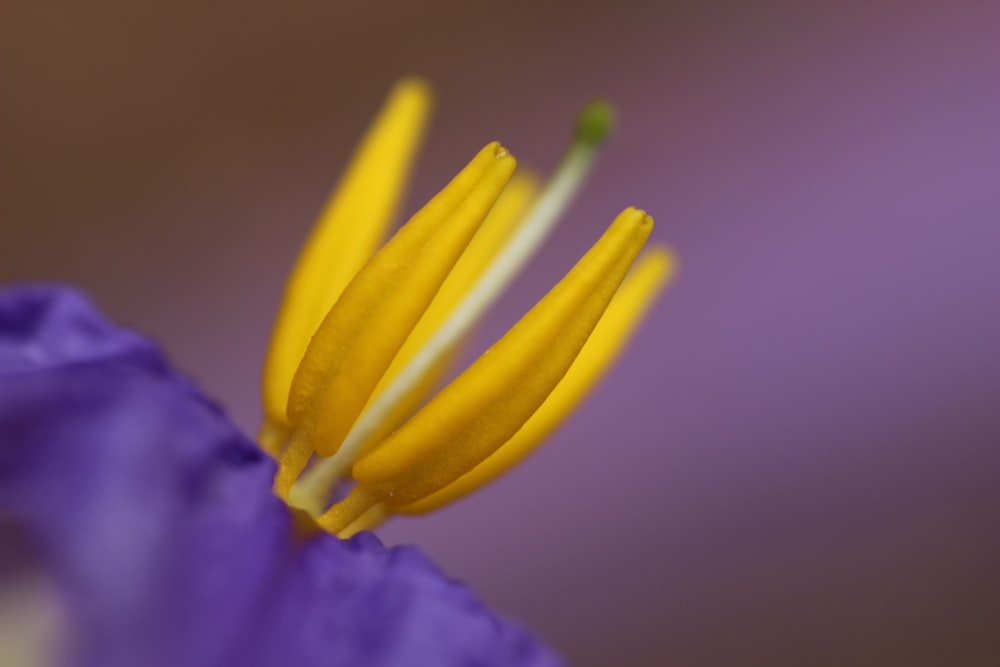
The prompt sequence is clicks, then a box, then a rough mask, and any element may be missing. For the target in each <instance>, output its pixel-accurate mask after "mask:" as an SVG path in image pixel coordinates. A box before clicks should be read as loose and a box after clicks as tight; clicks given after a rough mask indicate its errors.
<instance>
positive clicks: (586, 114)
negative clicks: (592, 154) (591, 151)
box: [576, 99, 615, 146]
mask: <svg viewBox="0 0 1000 667" xmlns="http://www.w3.org/2000/svg"><path fill="white" fill-rule="evenodd" d="M614 124H615V110H614V108H613V107H612V106H611V103H610V102H608V101H607V100H603V99H596V100H593V101H591V102H588V103H587V105H586V106H584V107H583V109H582V110H581V111H580V115H579V116H578V117H577V120H576V140H577V141H579V142H582V143H584V144H587V145H590V146H596V145H598V144H600V143H601V142H602V141H603V140H604V138H605V137H606V136H608V133H610V132H611V129H612V127H614Z"/></svg>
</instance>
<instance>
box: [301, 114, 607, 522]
mask: <svg viewBox="0 0 1000 667" xmlns="http://www.w3.org/2000/svg"><path fill="white" fill-rule="evenodd" d="M612 122H613V113H612V110H611V107H610V105H608V104H607V103H606V102H603V101H595V102H592V103H590V104H588V105H587V106H586V107H585V108H584V109H583V111H582V112H581V114H580V116H579V118H578V120H577V126H576V131H575V135H574V141H573V143H572V145H571V146H570V149H569V151H568V152H567V154H566V156H565V157H564V158H563V161H562V163H561V164H560V165H559V168H558V169H557V170H556V172H555V174H554V175H553V177H552V179H551V181H550V182H549V183H548V185H547V187H546V188H545V190H544V192H543V193H542V195H541V197H540V198H539V199H538V201H537V203H536V204H535V205H534V207H533V208H532V209H531V211H530V212H529V213H528V215H527V217H526V218H525V220H524V221H523V222H522V224H521V225H520V227H519V228H518V229H517V231H516V232H515V233H514V234H513V236H512V237H511V238H510V240H509V241H508V242H507V244H506V245H505V246H504V247H503V249H502V250H501V251H500V252H499V253H498V254H497V255H496V257H495V258H494V259H493V261H492V263H490V264H489V266H488V267H487V268H486V270H485V271H483V272H482V274H481V276H480V277H479V279H478V280H477V281H476V282H475V284H474V285H473V286H472V287H471V288H470V289H468V291H467V292H466V293H465V296H464V298H462V300H461V301H460V302H459V303H458V305H456V306H454V308H453V310H452V312H451V314H450V316H449V317H448V318H447V319H445V320H444V321H443V322H442V323H441V324H440V325H439V327H438V328H437V331H436V332H435V333H434V335H433V336H432V337H430V338H429V339H427V340H426V342H425V343H424V344H423V347H422V348H421V349H420V350H419V352H417V353H415V354H414V355H413V357H412V359H410V361H409V363H408V364H406V365H405V366H402V367H401V369H400V370H399V371H398V373H397V374H395V376H394V379H392V381H391V382H389V383H388V384H387V385H385V388H384V390H382V391H381V393H379V394H377V395H376V396H375V397H374V398H373V400H372V401H371V402H370V403H369V405H368V406H367V407H366V408H365V410H364V412H362V413H361V416H360V417H359V418H358V420H357V422H356V423H354V425H353V427H352V428H351V429H350V431H349V432H348V433H347V436H346V437H345V438H344V441H343V443H342V445H341V447H340V449H339V451H338V452H337V453H336V455H335V456H333V457H331V458H329V459H326V460H323V461H320V462H318V463H317V464H316V465H315V466H314V467H313V468H312V469H311V470H309V471H308V472H307V473H306V474H305V475H303V477H302V479H301V480H300V481H299V482H298V483H297V484H296V486H295V490H294V494H293V496H292V498H293V502H294V503H303V504H302V505H299V506H302V507H306V506H310V507H313V508H315V507H317V506H320V505H322V504H323V501H324V500H325V498H326V496H327V492H328V489H329V488H330V487H331V486H332V485H333V484H334V483H335V482H336V480H337V479H338V478H339V477H340V476H341V475H343V473H344V472H345V471H346V470H347V469H349V468H350V466H351V465H352V464H353V462H354V461H355V460H356V458H357V457H358V456H359V455H360V454H361V452H362V450H363V449H365V448H366V445H369V443H372V442H377V441H378V436H379V435H383V434H384V432H385V431H386V430H387V425H393V424H394V422H393V418H394V417H396V416H398V414H399V413H400V412H401V409H400V408H401V406H403V405H404V404H406V403H407V398H408V397H412V396H413V395H414V394H415V393H416V392H415V388H419V387H421V386H425V385H426V378H427V377H428V376H429V375H432V374H433V373H434V371H435V369H436V368H440V366H441V362H442V360H443V359H444V358H445V357H446V356H447V355H448V354H449V353H450V352H451V351H452V350H453V349H454V348H455V346H456V345H457V344H458V343H459V341H461V340H462V339H463V338H464V337H465V336H466V334H468V332H469V331H470V330H471V328H472V327H473V326H474V325H475V324H476V322H478V321H479V320H480V319H481V318H482V316H483V314H484V313H485V312H486V311H487V310H488V308H489V307H490V306H491V305H492V304H493V303H494V302H495V301H496V299H497V298H498V297H499V296H500V295H501V294H502V292H503V290H504V289H505V288H506V287H507V286H508V285H509V284H510V282H511V281H512V280H513V279H514V278H515V277H516V276H517V274H518V273H519V272H520V270H521V268H522V267H523V266H524V264H525V263H526V262H527V261H528V260H529V259H530V258H531V257H532V256H533V255H534V253H535V252H536V251H537V250H538V248H539V247H540V246H541V245H542V243H544V241H545V240H546V239H547V238H548V236H549V234H550V233H551V231H552V230H553V229H554V227H555V224H556V223H557V222H558V220H559V218H560V216H561V215H562V213H563V212H564V211H565V210H566V208H567V207H568V206H569V204H570V203H571V202H572V200H573V199H574V198H575V196H576V194H577V192H579V190H580V188H581V187H582V186H583V183H584V181H585V179H586V176H587V174H588V173H589V172H590V169H591V167H592V165H593V162H594V158H595V157H596V153H597V149H598V148H599V146H600V144H601V142H602V140H603V139H604V137H605V136H607V134H608V132H609V131H610V129H611V126H612ZM389 428H391V426H389ZM321 499H322V500H321Z"/></svg>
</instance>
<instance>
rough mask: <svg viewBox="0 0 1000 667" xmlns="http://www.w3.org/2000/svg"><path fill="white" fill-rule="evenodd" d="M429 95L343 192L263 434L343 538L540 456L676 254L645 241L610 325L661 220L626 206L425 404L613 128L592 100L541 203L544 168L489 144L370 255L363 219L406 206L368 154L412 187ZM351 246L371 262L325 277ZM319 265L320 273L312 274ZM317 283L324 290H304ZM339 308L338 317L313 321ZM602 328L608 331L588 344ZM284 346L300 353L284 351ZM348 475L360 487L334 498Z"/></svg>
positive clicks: (282, 489)
mask: <svg viewBox="0 0 1000 667" xmlns="http://www.w3.org/2000/svg"><path fill="white" fill-rule="evenodd" d="M426 95H427V92H426V88H425V87H423V86H422V85H421V84H418V83H413V82H404V84H401V86H399V87H398V88H397V90H396V91H395V92H394V94H393V95H392V96H391V97H390V100H389V103H388V104H387V107H386V110H385V111H383V113H382V115H381V116H380V118H379V120H378V121H377V122H376V124H375V127H374V128H373V130H372V131H370V132H369V134H368V136H367V137H366V139H365V141H364V142H363V144H362V146H361V148H360V149H359V151H358V156H357V157H356V159H355V163H354V166H352V168H351V169H350V170H349V172H348V175H347V177H346V178H345V183H346V184H348V185H349V186H348V185H345V186H342V187H341V189H340V190H338V193H337V194H336V195H335V196H334V198H333V200H331V203H330V205H328V207H327V212H326V213H325V214H324V216H323V218H321V221H320V227H319V230H318V231H317V232H316V233H314V236H313V239H311V240H310V243H309V244H308V245H307V247H306V249H305V251H304V252H303V256H302V259H301V260H300V264H299V266H298V267H297V268H296V271H295V273H294V274H293V279H292V280H291V281H290V284H289V288H288V293H286V297H285V304H284V306H283V309H282V314H281V316H280V318H279V321H278V325H277V327H276V331H275V335H274V339H273V341H272V347H271V351H270V353H269V358H268V363H267V365H266V370H265V383H264V396H265V412H266V419H265V424H264V427H263V428H262V431H261V443H262V445H263V446H264V447H265V448H266V449H268V451H270V452H271V453H272V454H274V455H275V456H277V457H278V458H279V462H280V465H279V472H278V475H277V478H276V482H275V490H276V492H277V493H278V494H279V495H281V496H283V497H285V498H286V499H287V500H288V502H289V503H290V504H291V505H292V506H294V507H298V508H301V509H303V510H305V511H307V512H308V513H309V514H311V515H312V516H314V517H316V518H317V521H318V523H319V524H320V525H321V526H323V527H324V528H326V529H327V530H329V531H331V532H335V533H339V534H345V535H346V534H349V533H352V532H354V531H355V530H358V529H361V528H368V527H372V526H374V525H376V524H377V523H379V522H381V521H382V520H383V519H384V518H385V517H386V516H388V515H389V514H391V513H404V514H405V513H413V512H420V511H426V510H429V509H433V508H435V507H437V506H440V505H441V504H444V503H446V502H450V501H452V500H454V499H456V498H458V497H461V496H464V495H465V494H467V493H468V492H470V491H471V490H473V489H474V488H477V487H478V486H480V485H482V484H483V483H485V482H487V481H489V480H490V479H492V478H493V477H495V476H496V475H498V474H500V473H501V472H503V471H504V470H506V469H507V468H508V467H510V466H511V465H513V464H514V463H516V462H517V461H519V460H520V459H521V458H523V457H524V456H526V455H527V453H528V452H530V451H531V450H532V449H533V448H534V447H536V446H537V444H538V443H539V442H540V441H541V440H542V439H543V438H544V436H545V435H547V433H548V432H549V431H551V430H552V429H553V428H554V427H555V425H556V424H558V422H560V421H562V419H563V418H564V417H565V416H566V415H567V414H568V413H569V412H570V411H571V410H572V409H573V407H575V405H576V404H577V403H578V402H579V401H580V399H581V398H582V395H583V393H585V392H584V391H575V390H574V387H582V388H584V389H585V388H586V387H589V386H590V385H592V384H593V382H594V381H596V378H597V377H599V375H600V374H601V371H602V370H603V368H604V367H606V365H607V364H608V363H609V362H610V359H611V358H613V357H614V356H615V354H616V353H617V351H618V350H619V349H620V348H621V346H622V344H623V343H624V340H625V339H626V338H627V336H628V333H629V332H630V331H631V330H632V328H633V327H634V325H635V323H636V322H637V321H638V319H640V318H641V315H642V313H643V312H644V311H645V309H646V308H647V307H648V304H649V302H650V301H651V299H652V296H653V295H654V294H655V293H656V292H657V291H658V290H659V289H660V288H661V287H662V285H663V284H664V283H665V280H666V278H667V277H668V274H669V273H670V269H671V267H672V264H673V262H672V255H670V254H669V253H668V252H667V251H665V250H659V251H654V252H651V253H647V256H646V257H645V258H644V260H643V261H642V262H641V263H640V267H639V269H637V270H636V271H635V272H633V276H631V277H630V280H629V281H628V283H629V284H628V285H626V288H627V289H625V290H623V291H622V293H621V294H620V295H619V297H618V298H615V304H614V305H613V307H612V309H611V310H612V312H611V313H609V316H610V315H614V317H610V318H609V319H607V322H609V324H607V325H606V326H604V327H600V328H598V322H599V321H601V318H602V315H603V314H604V311H605V309H607V308H608V306H609V304H610V303H611V302H612V298H613V297H615V293H616V291H617V289H618V286H619V284H620V283H621V282H622V280H623V279H624V277H625V275H626V273H627V272H628V270H629V267H630V266H631V264H632V262H633V260H634V259H635V257H636V256H637V254H638V252H639V250H640V249H641V247H642V245H643V244H644V242H645V239H646V237H647V236H648V235H649V232H650V230H651V227H652V220H651V218H649V216H648V215H646V214H645V213H643V212H642V211H637V210H635V209H626V211H625V212H623V213H622V214H621V215H620V216H618V218H617V219H616V220H615V222H614V223H613V224H612V226H611V227H610V228H609V230H608V231H607V233H605V235H604V236H603V237H602V238H601V239H600V240H599V241H598V242H597V243H596V244H595V245H594V247H593V248H592V249H591V250H590V251H589V252H588V253H587V254H586V255H585V256H584V257H583V258H582V259H581V260H580V262H579V263H578V264H577V265H576V267H574V268H573V270H572V271H570V273H569V274H567V276H566V277H565V278H564V279H563V281H561V282H560V283H559V284H558V285H557V286H556V287H555V288H554V289H553V290H552V291H551V292H550V293H549V294H548V295H547V296H546V297H545V298H544V299H543V300H542V301H541V302H539V304H538V305H537V306H536V307H535V308H534V309H532V310H531V311H530V312H529V313H528V314H527V315H526V316H525V317H524V318H523V319H522V320H521V321H520V322H519V323H518V324H517V325H515V327H514V328H512V329H511V330H510V331H509V332H508V333H507V334H506V335H505V336H504V337H503V338H501V339H500V341H498V342H497V343H496V344H495V345H494V346H493V347H491V348H490V349H489V350H488V351H487V352H486V353H485V354H484V355H483V356H482V357H480V359H479V360H477V361H476V362H475V363H474V364H473V365H472V366H471V367H470V368H469V369H468V370H466V371H465V372H464V373H462V374H461V375H460V376H459V377H458V378H457V379H456V380H455V381H454V382H453V383H451V384H450V385H448V386H447V387H446V388H445V389H444V390H442V391H441V392H440V393H438V394H437V395H436V396H434V397H433V398H432V399H431V400H430V401H429V402H427V403H426V405H424V407H422V408H420V409H418V407H419V406H420V405H421V403H422V402H424V401H425V400H426V398H427V396H428V395H429V394H430V392H431V390H432V389H433V387H434V386H435V385H436V384H437V381H438V380H439V379H440V377H441V375H442V373H443V372H444V370H445V369H446V367H447V365H448V362H449V361H450V360H451V359H452V357H453V356H454V352H455V350H456V348H457V347H458V346H459V344H460V343H461V342H462V341H463V340H464V339H465V338H466V337H467V336H468V334H469V332H470V330H471V329H472V328H473V326H474V325H475V324H476V323H477V322H478V321H479V320H480V319H481V317H482V316H483V314H484V313H485V312H486V310H487V309H488V308H489V306H490V305H491V304H492V303H493V302H494V301H495V300H496V299H497V297H498V296H499V295H500V294H501V293H502V291H503V290H504V288H505V287H506V286H507V285H508V284H509V283H510V282H511V280H512V279H513V278H514V277H515V276H516V275H517V273H518V272H519V271H520V270H521V268H522V267H523V266H524V264H525V263H526V262H527V260H528V259H529V258H530V257H531V256H532V255H533V254H534V253H535V252H536V251H537V249H538V248H539V247H540V246H541V244H542V243H543V242H544V240H545V239H546V238H547V237H548V235H549V234H550V232H551V230H552V229H553V227H554V225H555V223H556V221H557V220H558V219H559V217H560V216H561V214H562V213H563V212H564V211H565V210H566V208H567V206H568V205H569V203H570V202H571V201H572V199H573V198H574V196H575V195H576V193H577V192H578V191H579V189H580V187H581V186H582V183H583V181H584V180H585V178H586V176H587V174H588V173H589V171H590V169H591V166H592V164H593V160H594V157H595V155H596V152H597V148H598V147H599V145H600V143H601V141H602V140H603V138H604V137H605V136H606V134H607V132H608V130H609V129H610V125H611V112H610V108H609V107H608V106H607V105H606V104H604V103H602V102H595V103H592V104H590V105H588V106H587V107H586V108H585V109H584V111H583V113H582V114H581V116H580V119H579V121H578V124H577V130H576V133H575V136H574V141H573V142H572V144H571V147H570V149H569V151H568V152H567V155H566V157H565V158H564V160H563V161H562V163H561V164H560V166H559V167H558V168H557V170H556V172H555V173H554V175H553V177H552V178H551V179H550V181H549V183H548V184H547V186H546V187H545V188H544V189H543V190H542V192H541V194H540V195H539V196H538V197H537V198H535V197H534V189H535V188H534V184H533V183H534V181H533V179H532V178H531V177H523V176H515V177H514V178H513V179H512V175H513V172H514V167H515V161H514V159H513V157H512V156H511V155H510V154H509V152H508V151H507V150H506V149H504V148H503V147H502V146H501V145H500V144H497V143H493V144H489V145H488V146H487V147H486V148H484V149H483V150H482V151H480V153H479V154H478V155H477V156H476V157H475V158H474V159H473V160H472V161H471V162H470V163H469V164H468V165H467V166H466V167H465V168H464V169H463V170H462V171H461V172H460V173H459V174H458V175H457V176H456V177H455V178H454V179H453V180H452V181H451V183H449V184H448V186H446V187H445V189H444V190H442V191H441V192H440V193H439V194H438V195H436V196H435V197H434V198H433V199H432V200H431V201H430V202H429V203H428V204H427V205H425V206H424V207H423V208H422V209H421V210H420V211H419V212H418V213H417V214H415V215H414V216H413V218H411V220H410V221H409V222H408V223H407V224H406V225H404V226H403V227H402V228H401V229H400V230H399V231H398V232H397V233H396V234H395V236H393V238H392V239H390V240H389V241H388V242H387V243H386V244H385V246H384V247H383V248H382V249H381V250H379V251H378V252H377V253H375V254H374V255H372V254H371V253H372V250H373V244H372V242H371V236H370V235H369V234H368V233H362V232H361V231H359V230H358V229H356V228H358V227H362V226H364V225H366V224H370V225H371V226H374V227H379V228H381V229H384V228H385V226H386V223H385V218H386V217H387V216H388V213H387V212H388V211H390V210H391V209H392V208H394V207H393V206H387V205H385V204H382V205H380V206H376V207H374V208H371V207H366V205H365V202H364V201H363V200H364V198H365V194H367V193H368V192H370V191H372V190H373V189H375V190H377V189H378V188H379V187H382V186H381V185H371V184H370V183H369V181H371V180H376V181H377V180H379V177H380V176H381V172H380V170H379V169H375V168H368V166H367V165H381V166H382V170H383V171H388V172H390V173H391V174H392V175H391V176H390V177H389V180H392V181H394V183H395V185H396V188H395V190H394V191H392V192H390V193H385V192H383V193H382V194H389V195H392V197H394V198H395V199H398V198H399V197H400V190H401V188H402V183H403V182H404V180H405V179H403V178H401V177H399V174H402V173H404V172H406V171H407V170H408V165H409V162H410V160H411V159H412V153H413V151H414V147H415V146H416V145H417V143H418V140H417V138H416V137H415V136H414V135H419V134H420V133H421V131H422V125H423V120H422V117H423V115H424V114H425V110H426V108H427V107H428V106H429V102H428V101H427V100H426V99H425V97H426ZM415 117H416V120H415ZM386 137H388V138H386ZM359 165H360V166H359ZM505 188H506V189H505ZM359 191H360V194H359ZM532 200H534V203H533V204H531V205H529V203H530V202H531V201H532ZM344 201H347V202H348V203H346V204H345V203H343V202H344ZM344 211H351V212H358V211H361V212H362V213H355V215H348V214H346V213H344ZM525 211H526V212H525ZM341 227H346V228H348V229H346V230H345V229H341ZM345 239H346V241H345ZM316 244H318V245H319V246H321V247H319V248H316V247H315V245H316ZM330 244H333V245H336V246H337V247H327V246H329V245H330ZM352 244H353V245H352ZM339 255H344V256H345V259H343V262H342V264H344V265H348V266H352V267H353V266H357V267H358V268H357V272H356V274H355V275H354V276H353V277H351V278H350V279H349V280H345V278H344V276H343V275H340V274H337V275H334V276H333V278H332V279H333V280H334V281H335V282H338V283H340V284H338V285H337V286H336V288H335V289H332V290H331V289H324V287H325V285H324V282H323V279H321V278H322V277H323V276H322V274H323V271H322V268H323V267H321V266H319V264H321V263H329V262H331V261H334V260H339V259H341V258H340V257H339ZM360 257H364V258H365V261H360V260H359V258H360ZM303 275H304V276H306V278H309V279H318V278H320V282H319V283H317V284H314V285H308V284H306V282H305V279H301V278H299V277H300V276H303ZM326 278H329V277H328V276H327V277H326ZM306 288H309V289H310V291H312V292H314V293H315V292H322V293H323V295H322V296H321V297H316V296H313V297H311V298H308V297H304V296H302V295H295V296H293V290H298V289H306ZM629 295H631V296H629ZM331 299H332V305H328V302H330V301H331ZM317 304H319V305H317ZM324 306H326V307H328V308H329V310H328V312H326V314H325V316H323V317H322V318H321V321H319V322H318V323H317V325H316V327H315V329H314V330H313V331H310V330H309V329H308V327H310V326H311V325H312V322H313V321H316V311H317V309H318V308H321V307H324ZM302 311H308V312H302ZM595 328H598V332H599V333H600V332H601V330H606V333H603V334H601V335H597V336H596V340H597V344H592V343H588V339H589V338H591V333H592V332H594V331H595ZM602 341H603V342H602ZM283 345H289V346H290V347H291V348H292V351H291V352H290V351H289V350H288V349H285V348H281V349H276V348H279V347H280V346H283ZM295 350H300V352H299V353H298V356H299V359H298V361H297V362H296V363H295V368H294V372H290V371H289V367H290V364H291V363H292V360H294V359H295V357H296V354H295V353H294V352H295ZM571 369H573V370H574V371H575V372H574V373H569V376H570V379H572V382H571V383H570V384H567V382H566V380H567V377H564V376H567V374H568V372H569V371H570V370H571ZM573 376H576V377H575V379H573ZM282 395H283V396H284V397H286V399H287V400H286V405H285V406H284V409H283V410H282V407H281V406H280V405H278V404H277V403H278V400H277V398H276V397H281V396H282ZM547 406H548V407H547ZM533 423H534V425H533ZM522 432H523V433H525V435H523V436H522ZM342 480H353V481H354V482H355V483H356V485H355V486H354V488H353V489H352V490H351V491H350V493H349V494H348V495H347V496H346V497H345V498H343V499H340V500H338V501H337V502H333V503H332V504H331V500H333V497H332V494H333V490H334V489H335V488H336V487H337V485H338V482H340V481H342Z"/></svg>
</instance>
